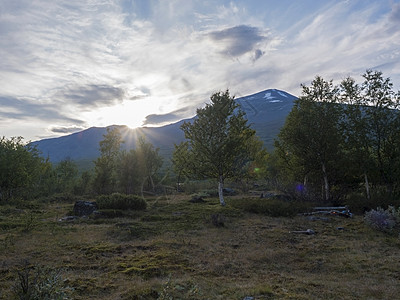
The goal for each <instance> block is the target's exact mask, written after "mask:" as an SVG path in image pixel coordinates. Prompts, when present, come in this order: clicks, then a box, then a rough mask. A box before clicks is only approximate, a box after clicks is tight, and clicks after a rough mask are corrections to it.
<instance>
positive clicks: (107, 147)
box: [94, 127, 123, 194]
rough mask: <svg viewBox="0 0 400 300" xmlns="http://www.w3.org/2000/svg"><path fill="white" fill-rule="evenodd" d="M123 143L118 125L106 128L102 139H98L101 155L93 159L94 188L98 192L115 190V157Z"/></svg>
mask: <svg viewBox="0 0 400 300" xmlns="http://www.w3.org/2000/svg"><path fill="white" fill-rule="evenodd" d="M122 143H123V141H122V137H121V133H120V131H119V129H118V127H115V128H113V129H110V128H107V133H106V134H105V135H104V140H102V141H100V143H99V145H100V153H101V156H100V157H99V158H98V159H97V160H96V161H95V179H94V186H95V190H96V191H97V192H98V193H99V194H110V193H112V192H114V191H115V185H116V173H115V172H116V168H115V167H116V163H117V157H118V154H119V151H120V148H121V144H122Z"/></svg>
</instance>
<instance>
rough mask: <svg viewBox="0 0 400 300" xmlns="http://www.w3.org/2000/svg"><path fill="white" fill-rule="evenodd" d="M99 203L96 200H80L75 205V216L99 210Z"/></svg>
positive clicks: (86, 214) (87, 214)
mask: <svg viewBox="0 0 400 300" xmlns="http://www.w3.org/2000/svg"><path fill="white" fill-rule="evenodd" d="M97 208H98V207H97V203H96V202H95V201H93V202H92V201H83V200H79V201H76V202H75V205H74V215H75V216H80V217H82V216H89V215H91V214H93V213H94V212H95V211H96V210H97Z"/></svg>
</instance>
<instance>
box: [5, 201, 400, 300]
mask: <svg viewBox="0 0 400 300" xmlns="http://www.w3.org/2000/svg"><path fill="white" fill-rule="evenodd" d="M188 200H190V196H173V197H169V198H158V199H147V202H148V206H147V209H146V210H144V211H124V213H123V214H121V215H120V214H117V215H116V216H117V217H115V218H110V217H107V218H81V219H79V220H75V221H71V222H59V221H58V219H59V218H61V217H62V216H64V215H66V214H67V213H68V212H70V211H71V210H72V206H73V203H65V202H62V203H53V202H50V203H47V204H46V203H37V204H36V205H33V206H32V208H24V209H20V208H16V207H13V206H12V205H7V206H0V227H1V231H0V275H1V276H0V299H13V297H14V295H15V293H14V291H13V286H15V283H16V282H17V283H18V271H19V270H20V269H21V265H22V263H23V262H24V261H29V263H30V264H31V265H32V266H36V268H43V269H46V270H55V271H59V272H60V274H61V275H62V278H63V282H64V284H65V285H66V286H68V287H69V288H70V289H69V291H70V298H71V299H243V298H245V297H246V296H251V297H254V299H395V298H396V297H397V295H398V294H399V293H400V286H399V285H398V280H399V279H400V272H399V270H400V261H399V260H398V255H399V252H400V239H399V237H398V236H394V235H388V234H385V233H382V232H378V231H375V230H373V229H371V228H369V227H368V226H367V225H365V224H364V222H363V219H362V216H355V217H354V218H352V219H345V218H341V217H330V218H329V220H328V221H327V220H314V221H312V220H309V219H307V218H306V217H303V216H293V217H272V216H269V215H268V213H269V212H270V211H269V210H267V209H265V205H264V204H263V205H261V206H255V204H254V202H255V201H256V200H255V199H251V201H253V202H251V205H250V206H249V205H248V203H243V202H244V201H250V200H249V199H245V198H241V197H238V196H236V197H233V198H227V199H226V200H227V201H226V202H227V206H226V207H221V206H220V205H219V204H218V199H216V198H211V199H207V200H206V202H205V203H190V202H189V201H188ZM257 201H258V200H257ZM285 205H286V204H285ZM248 207H252V209H254V207H261V208H260V209H258V208H257V209H256V210H257V211H256V212H257V213H255V212H249V211H251V210H249V209H247V208H248ZM273 207H275V208H276V203H274V206H273ZM275 211H276V210H274V212H275ZM212 215H221V216H223V223H224V224H223V226H218V227H217V226H215V225H213V222H212ZM291 215H293V214H291ZM308 228H310V229H313V230H314V231H315V232H316V234H315V235H304V234H296V233H291V232H292V231H296V230H305V229H308ZM338 228H340V229H338ZM342 228H343V229H342Z"/></svg>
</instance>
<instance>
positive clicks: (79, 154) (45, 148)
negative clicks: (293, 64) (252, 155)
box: [32, 89, 296, 162]
mask: <svg viewBox="0 0 400 300" xmlns="http://www.w3.org/2000/svg"><path fill="white" fill-rule="evenodd" d="M295 99H296V97H294V96H293V95H290V94H288V93H286V92H283V91H280V90H275V89H273V90H266V91H263V92H259V93H257V94H254V95H250V96H246V97H242V98H238V99H236V101H237V102H238V104H239V105H240V106H241V108H242V109H243V110H244V112H245V113H246V116H247V119H248V121H249V123H250V124H251V126H252V128H253V129H255V130H256V132H257V135H258V136H259V137H260V138H261V139H262V140H263V141H264V144H265V146H266V147H267V149H269V150H270V149H272V147H273V140H274V138H275V137H276V136H277V134H278V133H279V130H280V128H281V127H282V126H283V124H284V122H285V119H286V116H287V115H288V114H289V112H290V110H291V109H292V106H293V101H294V100H295ZM191 120H192V119H188V120H186V121H191ZM184 121H185V120H182V121H179V122H177V123H174V124H170V125H166V126H162V127H141V128H136V129H130V128H128V127H127V126H118V125H112V126H110V127H115V126H117V127H120V129H121V133H122V136H123V139H124V140H125V143H124V146H123V147H124V148H125V149H132V148H134V147H135V145H136V140H137V138H138V137H139V136H145V137H146V140H147V141H148V142H150V143H152V144H153V145H154V146H155V147H157V148H160V154H161V155H162V156H164V157H168V156H170V155H171V154H172V152H173V149H174V144H178V143H180V142H181V141H183V140H184V134H183V132H182V130H181V129H180V126H181V125H182V124H183V122H184ZM106 132H107V127H91V128H89V129H86V130H83V131H80V132H77V133H73V134H70V135H67V136H63V137H58V138H51V139H43V140H40V141H36V142H33V143H32V144H34V145H36V146H37V148H38V149H39V151H41V152H42V155H43V156H44V157H49V158H50V160H51V161H52V162H59V161H61V160H63V159H66V158H70V159H72V160H75V161H80V160H94V159H96V157H98V156H99V154H100V153H99V149H98V148H99V142H100V141H101V140H103V138H104V137H103V136H104V134H106Z"/></svg>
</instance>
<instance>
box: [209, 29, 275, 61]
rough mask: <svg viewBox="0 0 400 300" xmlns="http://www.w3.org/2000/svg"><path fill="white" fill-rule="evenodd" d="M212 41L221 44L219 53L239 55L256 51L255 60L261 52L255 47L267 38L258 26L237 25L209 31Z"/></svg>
mask: <svg viewBox="0 0 400 300" xmlns="http://www.w3.org/2000/svg"><path fill="white" fill-rule="evenodd" d="M208 35H209V37H210V38H211V40H212V41H214V42H216V43H217V44H219V45H221V46H222V48H223V50H222V51H221V53H222V54H223V55H225V56H228V57H239V56H241V55H243V54H245V53H248V52H254V51H255V52H256V53H257V54H256V55H255V56H254V59H255V60H257V59H258V58H260V57H261V56H262V54H263V52H262V51H261V50H260V49H255V47H256V46H257V45H259V44H260V43H261V42H264V41H266V40H268V36H267V33H266V32H265V31H264V32H263V31H262V30H261V29H260V28H257V27H252V26H247V25H239V26H235V27H231V28H226V29H223V30H218V31H213V32H210V33H209V34H208Z"/></svg>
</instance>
